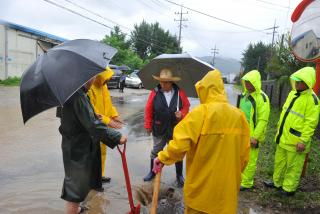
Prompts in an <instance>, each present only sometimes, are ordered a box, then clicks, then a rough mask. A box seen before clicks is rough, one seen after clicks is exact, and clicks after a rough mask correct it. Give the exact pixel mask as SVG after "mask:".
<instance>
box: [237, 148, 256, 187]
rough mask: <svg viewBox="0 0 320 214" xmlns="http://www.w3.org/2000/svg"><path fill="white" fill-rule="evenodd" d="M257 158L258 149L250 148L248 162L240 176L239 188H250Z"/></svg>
mask: <svg viewBox="0 0 320 214" xmlns="http://www.w3.org/2000/svg"><path fill="white" fill-rule="evenodd" d="M258 157H259V148H250V157H249V162H248V164H247V166H246V168H245V169H244V171H243V172H242V174H241V186H243V187H245V188H251V187H252V186H253V182H254V176H255V174H256V169H257V160H258Z"/></svg>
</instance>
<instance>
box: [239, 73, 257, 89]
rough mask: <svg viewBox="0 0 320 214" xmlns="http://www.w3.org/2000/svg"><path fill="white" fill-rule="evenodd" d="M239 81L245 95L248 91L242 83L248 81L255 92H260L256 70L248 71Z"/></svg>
mask: <svg viewBox="0 0 320 214" xmlns="http://www.w3.org/2000/svg"><path fill="white" fill-rule="evenodd" d="M241 80H242V85H243V88H244V92H245V93H247V92H248V90H247V88H246V86H245V83H244V81H249V82H250V83H251V84H252V85H253V87H254V88H255V89H256V92H258V93H260V92H261V76H260V72H259V71H258V70H252V71H249V72H248V73H246V74H245V75H244V76H243V77H242V78H241Z"/></svg>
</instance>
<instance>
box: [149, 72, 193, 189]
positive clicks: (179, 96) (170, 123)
mask: <svg viewBox="0 0 320 214" xmlns="http://www.w3.org/2000/svg"><path fill="white" fill-rule="evenodd" d="M153 78H154V79H156V80H158V81H159V82H160V83H159V84H158V85H157V86H156V87H155V88H154V89H153V90H152V91H151V93H150V95H149V98H148V101H147V104H146V107H145V122H144V127H145V129H146V131H147V133H148V134H151V133H152V136H153V149H152V151H151V154H150V157H151V161H150V171H149V173H148V174H147V175H146V176H145V177H144V178H143V180H144V181H150V180H152V179H153V178H154V176H155V173H154V172H153V171H152V168H153V160H154V159H155V158H156V157H157V156H158V152H160V151H162V149H163V148H164V147H165V145H166V144H167V143H168V142H169V141H170V140H171V139H172V133H173V128H174V127H175V126H176V125H177V124H178V122H179V121H180V120H181V119H182V118H184V117H185V116H186V114H187V113H188V111H189V107H190V103H189V100H188V97H187V95H186V93H185V92H184V91H183V90H182V89H180V88H179V87H178V86H177V85H176V84H175V83H174V82H176V81H179V80H180V78H179V77H175V76H173V75H172V72H171V70H169V69H162V70H161V71H160V76H159V77H158V76H153ZM182 163H183V162H182V160H181V161H179V162H177V163H176V164H175V165H176V173H177V182H178V186H179V187H183V185H184V178H183V175H182V168H183V165H182Z"/></svg>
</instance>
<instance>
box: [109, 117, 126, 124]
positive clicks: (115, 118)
mask: <svg viewBox="0 0 320 214" xmlns="http://www.w3.org/2000/svg"><path fill="white" fill-rule="evenodd" d="M112 119H113V120H114V121H116V122H118V123H121V124H122V125H125V122H123V121H122V120H121V118H120V117H119V116H117V117H113V118H112Z"/></svg>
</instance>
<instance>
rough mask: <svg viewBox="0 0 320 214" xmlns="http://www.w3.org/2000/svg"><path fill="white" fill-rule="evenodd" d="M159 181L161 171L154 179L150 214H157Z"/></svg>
mask: <svg viewBox="0 0 320 214" xmlns="http://www.w3.org/2000/svg"><path fill="white" fill-rule="evenodd" d="M160 180H161V170H160V172H159V173H157V174H156V178H155V179H154V186H153V196H152V206H151V210H150V214H157V207H158V196H159V191H160Z"/></svg>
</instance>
